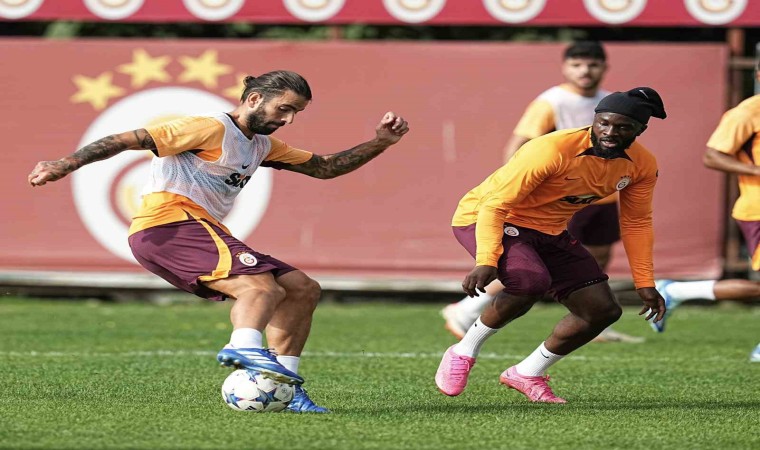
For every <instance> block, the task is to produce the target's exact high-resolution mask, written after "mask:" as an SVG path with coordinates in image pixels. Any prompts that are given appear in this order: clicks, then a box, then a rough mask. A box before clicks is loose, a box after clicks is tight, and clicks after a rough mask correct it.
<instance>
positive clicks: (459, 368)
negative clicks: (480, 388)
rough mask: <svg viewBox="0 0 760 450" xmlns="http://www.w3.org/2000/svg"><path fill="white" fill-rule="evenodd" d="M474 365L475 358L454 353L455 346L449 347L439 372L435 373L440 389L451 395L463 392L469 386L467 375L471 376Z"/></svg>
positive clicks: (436, 382)
mask: <svg viewBox="0 0 760 450" xmlns="http://www.w3.org/2000/svg"><path fill="white" fill-rule="evenodd" d="M474 365H475V358H470V357H469V356H463V355H457V354H456V353H454V346H453V345H452V346H451V347H449V348H448V350H446V353H444V354H443V359H441V364H440V365H439V366H438V372H436V373H435V384H436V385H437V386H438V390H439V391H441V392H442V393H444V394H446V395H448V396H450V397H454V396H456V395H459V394H461V393H462V391H464V388H465V387H466V386H467V377H469V376H470V370H472V366H474Z"/></svg>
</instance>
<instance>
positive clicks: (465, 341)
mask: <svg viewBox="0 0 760 450" xmlns="http://www.w3.org/2000/svg"><path fill="white" fill-rule="evenodd" d="M497 331H499V329H498V328H489V327H487V326H485V325H483V322H481V321H480V317H478V319H477V320H475V323H474V324H472V326H471V327H470V329H469V330H467V334H465V335H464V337H463V338H462V340H461V341H459V343H458V344H457V345H455V346H454V353H456V354H457V355H463V356H469V357H470V358H475V357H477V356H478V353H480V347H482V346H483V343H484V342H485V341H486V339H488V338H489V337H491V336H493V335H494V334H495V333H496V332H497Z"/></svg>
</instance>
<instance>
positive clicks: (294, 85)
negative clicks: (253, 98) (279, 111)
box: [240, 70, 311, 103]
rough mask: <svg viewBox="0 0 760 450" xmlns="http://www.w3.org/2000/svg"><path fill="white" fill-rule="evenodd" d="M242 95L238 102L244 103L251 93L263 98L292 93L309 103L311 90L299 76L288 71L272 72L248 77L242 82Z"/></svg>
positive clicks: (267, 98)
mask: <svg viewBox="0 0 760 450" xmlns="http://www.w3.org/2000/svg"><path fill="white" fill-rule="evenodd" d="M243 86H244V88H243V95H241V96H240V102H241V103H242V102H244V101H245V99H246V98H248V96H249V95H251V93H252V92H258V93H259V94H261V96H262V97H263V98H264V100H265V101H266V100H269V99H270V98H272V97H274V96H277V95H281V94H282V93H283V92H285V91H293V92H295V93H296V94H298V95H300V96H301V97H303V98H305V99H306V100H308V101H311V88H310V87H309V83H307V82H306V79H304V77H302V76H301V75H299V74H297V73H295V72H291V71H289V70H274V71H272V72H267V73H265V74H262V75H259V76H257V77H254V76H252V75H249V76H247V77H245V79H244V80H243Z"/></svg>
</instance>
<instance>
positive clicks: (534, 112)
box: [513, 84, 617, 205]
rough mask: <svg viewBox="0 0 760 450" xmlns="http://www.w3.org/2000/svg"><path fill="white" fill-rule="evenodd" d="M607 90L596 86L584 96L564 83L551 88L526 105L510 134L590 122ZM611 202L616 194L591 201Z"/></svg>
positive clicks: (533, 133) (525, 134) (538, 133)
mask: <svg viewBox="0 0 760 450" xmlns="http://www.w3.org/2000/svg"><path fill="white" fill-rule="evenodd" d="M610 93H611V92H610V91H606V90H604V89H599V90H598V91H596V95H594V96H593V97H585V96H583V95H580V94H578V93H576V92H574V91H573V90H572V88H570V87H569V86H568V85H567V84H560V85H558V86H554V87H551V88H549V89H547V90H545V91H544V92H542V93H541V94H539V96H538V97H536V99H535V100H533V102H531V104H530V105H528V108H527V109H526V110H525V112H524V113H523V115H522V117H521V118H520V121H519V122H518V123H517V126H516V127H515V130H514V132H513V133H514V134H515V135H517V136H521V137H524V138H526V139H534V138H537V137H539V136H543V135H545V134H548V133H551V132H552V131H557V130H566V129H569V128H580V127H585V126H588V125H591V123H592V122H593V121H594V114H595V113H594V108H596V105H598V104H599V102H600V101H601V100H602V99H603V98H604V97H606V96H608V95H610ZM615 202H617V194H615V195H611V196H609V197H605V198H603V199H601V200H599V201H598V202H594V204H595V205H603V204H607V203H615Z"/></svg>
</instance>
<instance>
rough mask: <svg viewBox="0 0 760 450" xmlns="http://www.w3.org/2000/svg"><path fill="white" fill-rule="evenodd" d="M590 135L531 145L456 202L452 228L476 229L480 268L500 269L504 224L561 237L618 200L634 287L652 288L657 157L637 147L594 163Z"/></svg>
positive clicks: (570, 133) (561, 134)
mask: <svg viewBox="0 0 760 450" xmlns="http://www.w3.org/2000/svg"><path fill="white" fill-rule="evenodd" d="M592 146H593V145H592V143H591V131H590V128H588V127H587V128H575V129H570V130H562V131H556V132H554V133H550V134H547V135H545V136H540V137H537V138H535V139H531V140H530V141H528V142H527V143H526V144H525V145H523V146H522V147H521V148H520V150H518V151H517V153H515V155H514V157H512V159H510V160H509V162H508V163H507V164H505V165H504V166H502V167H501V168H499V169H498V170H496V171H495V172H494V173H493V174H491V175H490V176H489V177H488V178H486V180H485V181H483V182H482V183H481V184H480V185H479V186H477V187H476V188H475V189H473V190H471V191H470V192H468V193H467V194H466V195H465V196H464V197H463V198H462V200H461V201H460V202H459V206H458V207H457V210H456V212H455V213H454V218H453V220H452V225H453V226H467V225H472V224H473V223H477V227H476V231H475V236H476V239H477V247H478V250H477V255H476V257H475V260H476V263H477V264H478V265H489V266H496V264H497V262H498V260H499V257H500V256H501V254H502V252H503V248H502V236H503V233H504V223H507V222H508V223H511V224H513V225H517V226H521V227H526V228H531V229H534V230H538V231H540V232H542V233H546V234H552V235H558V234H560V233H562V232H563V231H564V230H565V229H566V228H567V222H568V221H569V220H570V218H571V217H572V215H573V214H574V213H575V212H576V211H579V210H580V209H582V208H584V207H586V206H588V205H589V204H592V203H595V202H597V201H599V200H601V199H603V198H605V197H607V196H609V195H610V194H613V193H615V192H619V193H620V229H621V235H622V239H623V245H624V246H625V250H626V253H627V254H628V260H629V262H630V266H631V270H632V272H633V278H634V282H635V283H636V286H637V287H646V286H654V278H653V263H652V247H653V243H654V234H653V227H652V198H653V196H654V186H655V184H656V182H657V162H656V160H655V157H654V155H652V153H651V152H649V150H647V149H646V148H644V146H642V145H641V144H639V143H638V142H634V143H633V144H632V145H631V147H630V148H628V149H627V150H626V151H625V154H624V155H621V156H620V157H617V158H614V159H605V158H600V157H598V156H595V155H594V154H593V152H592Z"/></svg>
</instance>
